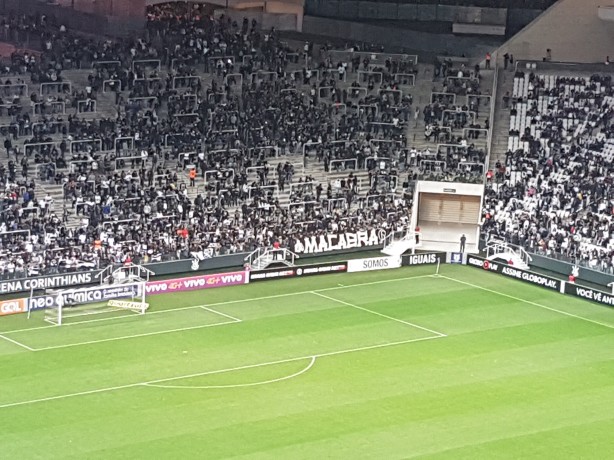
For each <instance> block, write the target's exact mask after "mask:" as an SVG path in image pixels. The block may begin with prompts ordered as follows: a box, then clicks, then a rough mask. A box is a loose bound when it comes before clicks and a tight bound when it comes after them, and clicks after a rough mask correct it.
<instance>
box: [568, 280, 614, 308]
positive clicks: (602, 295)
mask: <svg viewBox="0 0 614 460" xmlns="http://www.w3.org/2000/svg"><path fill="white" fill-rule="evenodd" d="M565 294H569V295H572V296H575V297H580V298H582V299H586V300H590V301H592V302H596V303H598V304H601V305H607V306H608V307H614V295H613V294H608V293H607V292H603V291H598V290H597V289H591V288H588V287H584V286H578V285H577V284H573V283H565Z"/></svg>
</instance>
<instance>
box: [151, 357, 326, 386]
mask: <svg viewBox="0 0 614 460" xmlns="http://www.w3.org/2000/svg"><path fill="white" fill-rule="evenodd" d="M305 359H307V358H305ZM316 359H317V357H316V356H311V357H310V358H309V360H310V361H309V364H307V367H304V368H303V369H301V370H300V371H298V372H295V373H294V374H291V375H286V376H285V377H279V378H276V379H270V380H265V381H262V382H253V383H237V384H235V385H165V384H161V383H160V384H159V383H145V384H144V385H145V386H148V387H154V388H168V389H176V390H184V389H185V390H210V389H222V388H245V387H255V386H259V385H267V384H269V383H277V382H283V381H284V380H290V379H293V378H294V377H298V376H299V375H302V374H304V373H305V372H307V371H308V370H309V369H311V368H312V367H313V365H314V364H315V362H316ZM296 361H298V359H297V360H296ZM273 364H279V363H273ZM263 366H264V365H262V364H257V365H255V366H252V368H253V367H263Z"/></svg>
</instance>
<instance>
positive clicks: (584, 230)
mask: <svg viewBox="0 0 614 460" xmlns="http://www.w3.org/2000/svg"><path fill="white" fill-rule="evenodd" d="M511 120H512V126H511V130H510V145H511V146H515V147H516V148H515V149H510V150H509V151H508V152H507V154H506V157H505V162H504V163H503V162H502V163H501V164H498V165H497V167H496V170H495V175H494V177H492V184H491V186H490V187H487V190H486V191H487V193H486V202H485V204H486V210H485V216H484V225H483V229H484V231H485V232H486V233H487V234H488V235H489V236H496V237H503V238H505V239H507V240H508V241H510V242H512V243H514V244H517V245H520V246H523V247H525V248H527V249H528V250H529V251H532V252H538V253H541V254H545V255H548V256H552V257H560V258H563V259H566V260H570V261H572V262H574V263H577V264H579V265H583V266H587V267H590V268H593V269H598V270H602V271H606V272H609V273H614V265H613V260H614V220H613V217H614V186H613V185H614V184H613V181H614V166H613V164H614V163H613V160H614V124H613V121H614V86H613V84H612V78H611V76H609V75H608V76H604V75H593V76H591V77H578V76H575V77H574V76H561V75H559V76H557V75H539V74H535V73H530V74H529V73H527V74H525V73H522V72H518V73H517V74H516V77H515V86H514V94H513V95H512V104H511Z"/></svg>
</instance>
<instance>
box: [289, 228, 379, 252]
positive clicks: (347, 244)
mask: <svg viewBox="0 0 614 460" xmlns="http://www.w3.org/2000/svg"><path fill="white" fill-rule="evenodd" d="M385 239H386V231H385V230H383V229H371V230H364V231H359V232H346V233H326V234H323V235H313V236H307V237H304V238H295V239H294V241H293V242H292V250H293V251H294V252H296V253H297V254H319V253H323V252H329V251H337V250H340V249H353V248H363V247H364V248H367V247H370V246H378V245H380V244H383V243H384V240H385Z"/></svg>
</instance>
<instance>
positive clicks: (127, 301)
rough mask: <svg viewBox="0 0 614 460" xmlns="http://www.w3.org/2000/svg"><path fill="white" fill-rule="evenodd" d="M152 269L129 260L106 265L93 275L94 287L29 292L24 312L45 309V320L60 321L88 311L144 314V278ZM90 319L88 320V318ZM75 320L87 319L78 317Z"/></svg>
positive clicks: (91, 313)
mask: <svg viewBox="0 0 614 460" xmlns="http://www.w3.org/2000/svg"><path fill="white" fill-rule="evenodd" d="M153 274H154V272H152V271H151V270H149V269H147V268H145V267H143V266H141V265H136V264H133V263H132V262H127V263H124V264H123V265H120V266H113V265H109V266H107V267H106V268H104V269H103V270H101V271H100V272H99V273H98V274H97V275H96V278H99V279H100V285H99V286H94V287H83V288H70V289H57V290H49V291H46V292H45V295H42V296H36V297H35V296H34V295H33V291H31V292H30V299H29V303H28V305H29V308H28V314H29V313H30V311H31V309H40V308H44V309H45V321H47V322H48V323H51V324H56V325H62V324H64V323H66V320H68V319H70V318H75V317H86V316H89V315H107V316H111V317H113V315H114V314H115V316H117V312H122V311H124V312H133V313H138V314H144V313H145V312H146V311H147V309H148V308H149V304H148V303H147V289H146V286H147V282H148V281H149V277H150V275H153ZM89 321H92V320H89ZM79 322H87V321H86V320H84V319H82V320H80V321H79Z"/></svg>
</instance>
